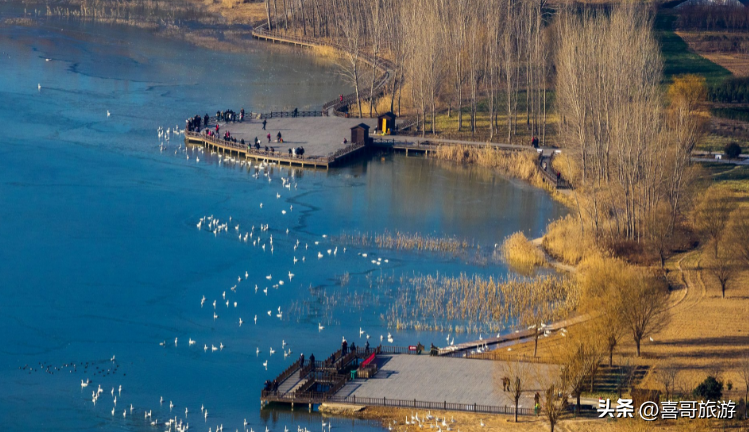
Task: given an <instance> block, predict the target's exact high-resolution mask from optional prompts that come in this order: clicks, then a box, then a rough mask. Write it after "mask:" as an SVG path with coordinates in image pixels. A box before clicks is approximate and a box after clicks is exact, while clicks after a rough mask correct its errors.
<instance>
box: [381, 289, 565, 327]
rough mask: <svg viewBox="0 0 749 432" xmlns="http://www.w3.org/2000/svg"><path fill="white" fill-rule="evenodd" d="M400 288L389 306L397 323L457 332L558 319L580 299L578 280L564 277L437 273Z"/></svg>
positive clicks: (391, 315)
mask: <svg viewBox="0 0 749 432" xmlns="http://www.w3.org/2000/svg"><path fill="white" fill-rule="evenodd" d="M398 292H399V297H398V298H397V299H396V301H395V302H394V304H393V305H392V306H391V308H390V310H389V311H388V320H389V322H391V323H392V325H393V326H394V327H396V328H398V329H406V328H411V329H416V330H435V331H449V332H455V333H479V332H485V333H497V332H500V331H502V330H505V329H507V328H509V327H512V326H516V325H526V324H525V323H528V322H535V323H537V324H538V323H542V322H544V323H545V322H551V321H557V320H560V319H564V318H566V317H567V316H568V315H569V314H570V313H571V312H572V311H574V310H575V308H576V307H577V305H578V302H579V291H578V288H577V286H576V284H574V283H573V282H572V281H571V280H569V279H567V278H564V277H560V276H540V277H536V278H532V279H527V278H526V279H521V278H509V279H506V280H503V279H495V278H492V277H489V278H484V277H481V276H467V275H465V274H461V275H460V276H458V277H449V276H443V275H439V274H437V275H436V276H431V275H428V276H417V277H414V278H412V279H409V280H408V281H407V283H406V284H403V285H402V286H401V287H400V289H399V290H398Z"/></svg>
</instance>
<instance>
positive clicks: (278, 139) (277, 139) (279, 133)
mask: <svg viewBox="0 0 749 432" xmlns="http://www.w3.org/2000/svg"><path fill="white" fill-rule="evenodd" d="M281 139H282V138H281V131H278V133H277V134H276V141H278V142H283V141H281Z"/></svg>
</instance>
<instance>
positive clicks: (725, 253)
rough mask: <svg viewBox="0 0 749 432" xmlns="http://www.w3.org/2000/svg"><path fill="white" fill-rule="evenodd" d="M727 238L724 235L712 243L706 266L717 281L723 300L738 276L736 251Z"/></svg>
mask: <svg viewBox="0 0 749 432" xmlns="http://www.w3.org/2000/svg"><path fill="white" fill-rule="evenodd" d="M726 236H727V235H726V234H725V233H724V235H722V236H719V237H718V238H716V239H714V240H713V241H712V243H713V245H712V247H711V251H710V252H709V253H708V259H707V264H706V265H707V268H708V271H709V272H710V273H711V274H712V275H713V276H714V277H715V279H717V281H718V284H719V285H720V292H721V296H722V297H723V298H726V289H727V288H728V283H729V282H730V281H731V279H733V278H734V277H735V276H736V273H737V271H738V260H737V259H736V251H735V250H734V248H733V243H732V242H731V241H730V240H729V239H727V238H725V237H726ZM744 241H746V239H744Z"/></svg>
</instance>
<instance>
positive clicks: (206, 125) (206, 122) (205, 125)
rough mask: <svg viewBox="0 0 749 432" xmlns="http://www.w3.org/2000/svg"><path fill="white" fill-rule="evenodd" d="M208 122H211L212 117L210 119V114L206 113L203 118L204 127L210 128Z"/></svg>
mask: <svg viewBox="0 0 749 432" xmlns="http://www.w3.org/2000/svg"><path fill="white" fill-rule="evenodd" d="M208 120H210V117H208V113H205V117H203V127H208Z"/></svg>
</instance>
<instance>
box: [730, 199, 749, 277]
mask: <svg viewBox="0 0 749 432" xmlns="http://www.w3.org/2000/svg"><path fill="white" fill-rule="evenodd" d="M725 235H727V236H728V237H729V241H730V243H731V248H732V249H733V251H734V253H735V256H736V258H737V259H740V260H742V261H743V262H744V265H746V266H749V241H746V239H749V209H747V208H745V207H739V208H737V209H736V210H734V211H733V212H732V213H731V216H730V218H729V220H728V225H727V226H726V233H725Z"/></svg>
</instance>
